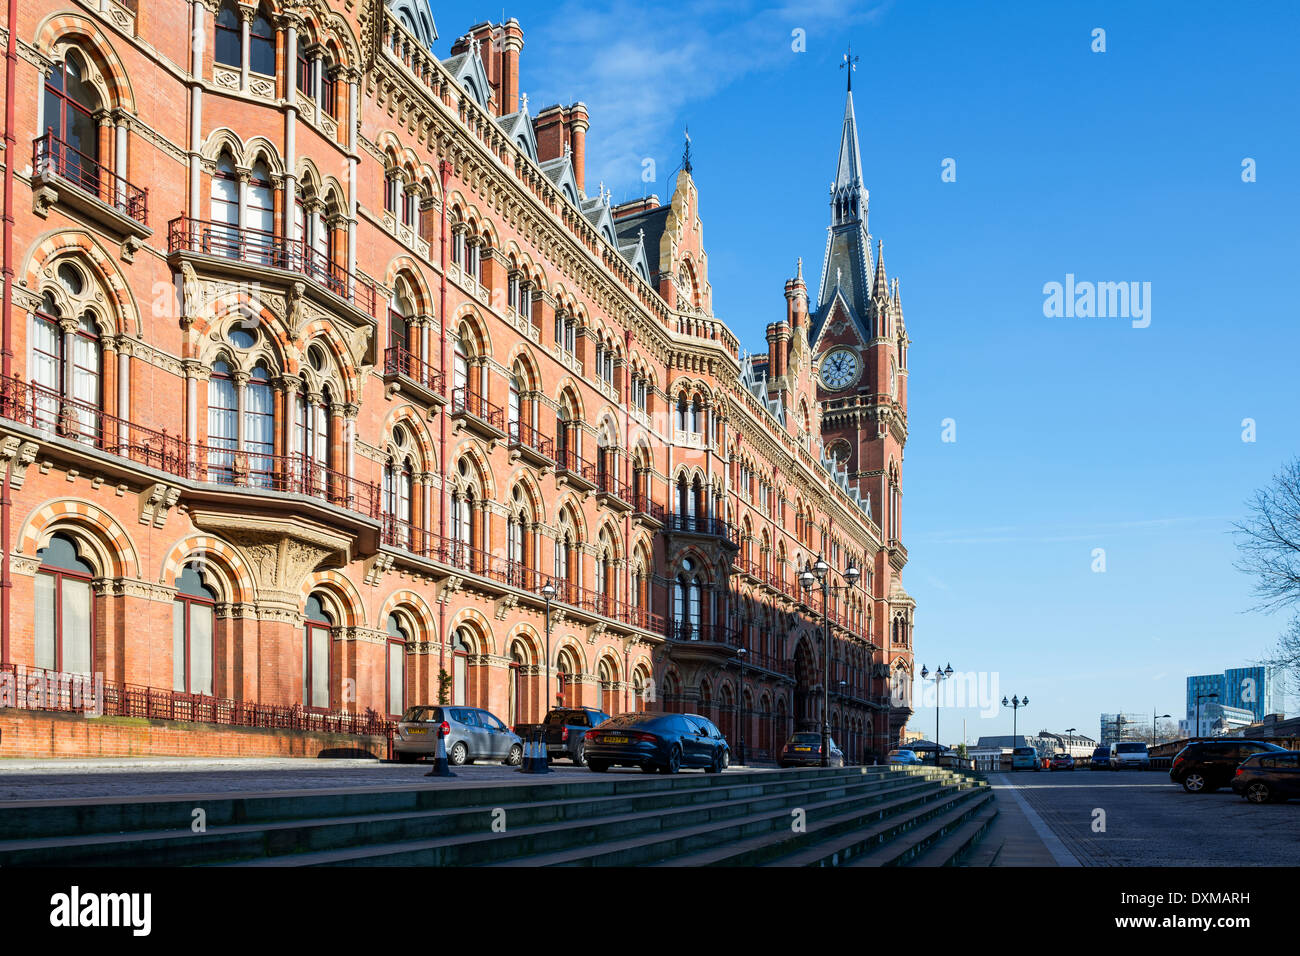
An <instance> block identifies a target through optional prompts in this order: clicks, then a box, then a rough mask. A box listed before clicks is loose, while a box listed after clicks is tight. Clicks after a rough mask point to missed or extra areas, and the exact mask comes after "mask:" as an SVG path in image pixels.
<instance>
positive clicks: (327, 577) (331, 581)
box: [299, 571, 366, 627]
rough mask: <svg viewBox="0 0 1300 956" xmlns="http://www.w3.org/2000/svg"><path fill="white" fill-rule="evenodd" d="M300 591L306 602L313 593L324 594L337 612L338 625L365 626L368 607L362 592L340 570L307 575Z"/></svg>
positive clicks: (336, 621) (335, 621)
mask: <svg viewBox="0 0 1300 956" xmlns="http://www.w3.org/2000/svg"><path fill="white" fill-rule="evenodd" d="M299 591H300V594H301V595H302V600H303V601H304V602H305V601H306V600H307V598H308V597H309V596H310V595H311V594H313V593H317V592H319V593H322V594H324V595H325V596H326V597H327V599H328V603H329V604H330V606H331V610H333V611H334V612H335V616H334V623H335V625H336V626H340V627H365V622H366V608H365V602H364V601H363V600H362V598H361V592H360V591H358V590H357V586H356V585H355V584H353V583H352V581H351V580H350V579H349V578H347V577H346V576H344V575H343V574H340V573H339V572H338V571H316V572H314V573H312V574H309V575H307V577H306V579H305V580H304V581H303V584H302V587H301V588H300V589H299Z"/></svg>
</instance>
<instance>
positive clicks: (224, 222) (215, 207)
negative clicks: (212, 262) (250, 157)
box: [203, 153, 241, 259]
mask: <svg viewBox="0 0 1300 956" xmlns="http://www.w3.org/2000/svg"><path fill="white" fill-rule="evenodd" d="M211 218H212V221H213V222H214V223H217V224H218V225H216V226H214V227H213V230H212V240H211V243H210V245H208V246H207V247H206V248H204V249H203V251H204V252H210V253H212V254H213V255H216V256H226V257H228V258H231V259H238V258H239V257H240V255H241V253H240V249H239V243H238V232H237V230H238V228H239V176H238V174H237V173H236V172H235V161H234V160H233V159H231V158H230V154H229V153H222V154H221V157H220V158H219V159H218V160H217V171H216V173H214V174H213V176H212V206H211Z"/></svg>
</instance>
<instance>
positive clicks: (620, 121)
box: [521, 0, 887, 199]
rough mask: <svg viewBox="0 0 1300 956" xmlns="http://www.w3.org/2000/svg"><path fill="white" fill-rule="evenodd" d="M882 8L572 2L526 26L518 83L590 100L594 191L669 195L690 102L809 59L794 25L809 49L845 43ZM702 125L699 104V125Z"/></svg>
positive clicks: (844, 2) (552, 95) (551, 98)
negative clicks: (649, 161)
mask: <svg viewBox="0 0 1300 956" xmlns="http://www.w3.org/2000/svg"><path fill="white" fill-rule="evenodd" d="M886 6H887V4H885V3H867V4H863V3H856V4H855V3H851V2H848V0H813V2H810V3H798V4H768V5H764V4H761V3H760V4H750V3H736V2H725V0H715V2H706V3H697V4H691V5H690V6H689V7H686V6H677V5H675V4H662V3H660V4H640V3H633V2H628V0H617V2H615V3H612V4H610V5H609V6H607V7H605V8H603V9H600V10H595V11H593V10H592V8H591V7H590V5H588V4H585V3H578V2H575V0H569V2H566V3H562V4H560V5H558V6H556V7H554V8H552V12H551V15H550V17H549V18H548V19H546V20H544V21H538V22H529V23H524V24H523V27H524V39H525V44H526V46H525V50H524V54H523V59H522V63H521V66H522V76H521V85H522V87H523V89H524V90H525V91H526V92H528V94H529V100H530V103H529V106H530V109H532V110H534V111H536V110H537V109H538V108H540V107H543V106H546V105H548V104H550V103H554V102H559V103H565V104H567V103H570V102H573V101H575V100H582V101H583V102H584V103H586V104H587V108H588V111H589V113H590V115H591V129H590V131H589V132H588V134H587V183H588V191H589V192H594V191H595V189H594V187H595V185H596V184H597V182H598V181H602V180H603V181H604V182H605V183H606V185H608V186H611V187H612V188H614V189H615V198H616V199H622V198H626V197H629V196H634V195H636V196H639V195H641V194H642V192H645V191H652V192H659V193H660V194H662V193H663V192H664V191H665V190H666V189H667V188H669V187H670V186H671V184H670V183H667V176H668V173H669V172H670V171H671V170H672V168H673V167H674V166H675V165H676V159H677V156H678V155H679V152H680V149H681V143H682V129H683V126H684V125H686V124H688V123H689V122H690V121H691V118H692V117H691V111H692V106H693V105H694V104H696V103H699V102H701V101H704V100H707V99H708V98H709V97H711V96H713V95H714V94H715V93H717V92H718V91H719V90H721V89H723V88H724V87H727V86H730V85H731V84H734V83H738V82H740V81H742V80H744V79H745V78H746V77H747V76H751V75H753V74H756V73H761V72H767V71H771V70H778V69H783V68H785V67H787V66H790V65H792V64H793V63H794V62H795V57H796V56H800V55H807V54H796V53H794V52H793V50H792V49H791V43H792V31H794V30H796V29H801V30H803V31H805V33H806V36H807V44H808V48H809V49H810V50H812V49H817V48H820V49H826V47H827V46H828V45H835V46H837V47H838V46H839V45H840V44H841V43H842V42H844V41H845V40H847V39H848V35H847V34H846V33H845V30H846V28H849V27H853V26H861V25H865V24H867V23H869V22H871V21H873V20H875V19H876V18H877V17H878V16H879V15H880V13H881V12H882V10H883V9H884V8H885V7H886ZM863 46H864V47H865V46H866V43H865V41H864V43H863ZM775 119H778V120H779V118H775ZM774 125H775V124H774ZM706 126H707V120H706V118H705V115H704V114H703V112H702V111H701V112H700V114H699V120H698V124H697V129H700V128H703V127H706ZM646 157H651V158H654V159H655V162H656V165H657V166H658V181H657V182H655V183H648V184H646V183H642V181H641V171H642V160H643V159H645V158H646ZM665 164H666V165H665Z"/></svg>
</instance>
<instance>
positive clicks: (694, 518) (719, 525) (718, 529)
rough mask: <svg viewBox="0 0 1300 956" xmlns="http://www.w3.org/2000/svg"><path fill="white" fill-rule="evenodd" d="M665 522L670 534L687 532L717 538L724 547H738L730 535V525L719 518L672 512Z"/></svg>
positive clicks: (696, 535)
mask: <svg viewBox="0 0 1300 956" xmlns="http://www.w3.org/2000/svg"><path fill="white" fill-rule="evenodd" d="M665 524H666V527H667V530H668V532H669V533H670V534H689V535H692V536H694V537H701V538H717V539H719V540H720V541H721V543H722V544H723V546H724V547H728V548H738V547H739V545H737V544H736V542H735V538H734V536H733V535H732V531H731V525H729V524H727V522H725V521H723V520H722V519H721V518H713V517H709V516H708V515H693V514H681V513H679V512H672V513H671V514H669V515H667V521H666V522H665Z"/></svg>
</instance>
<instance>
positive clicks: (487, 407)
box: [451, 385, 506, 441]
mask: <svg viewBox="0 0 1300 956" xmlns="http://www.w3.org/2000/svg"><path fill="white" fill-rule="evenodd" d="M451 420H452V421H453V422H456V423H457V424H458V426H459V427H460V428H465V429H468V430H469V431H472V432H474V433H475V434H477V435H480V436H481V437H483V438H486V439H487V440H488V441H500V440H501V439H502V438H505V437H506V413H505V410H504V409H503V408H501V406H499V405H493V404H492V403H491V402H489V401H488V400H487V399H486V398H484V397H483V396H482V395H480V394H478V393H477V392H474V391H471V390H470V389H469V388H467V387H466V386H464V385H462V386H461V387H460V388H456V389H453V390H452V393H451Z"/></svg>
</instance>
